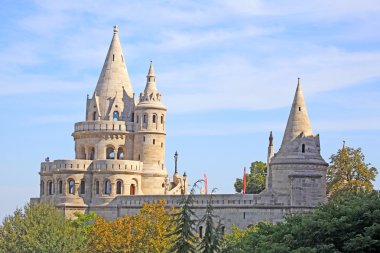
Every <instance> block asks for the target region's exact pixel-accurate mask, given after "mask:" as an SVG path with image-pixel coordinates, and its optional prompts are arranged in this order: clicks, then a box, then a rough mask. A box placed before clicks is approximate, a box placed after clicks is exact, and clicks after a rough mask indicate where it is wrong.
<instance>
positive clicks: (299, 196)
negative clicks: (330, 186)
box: [268, 79, 328, 206]
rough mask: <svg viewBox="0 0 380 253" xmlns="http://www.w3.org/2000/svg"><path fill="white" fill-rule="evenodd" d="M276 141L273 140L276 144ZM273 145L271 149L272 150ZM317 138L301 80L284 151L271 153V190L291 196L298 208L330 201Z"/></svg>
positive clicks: (289, 120)
mask: <svg viewBox="0 0 380 253" xmlns="http://www.w3.org/2000/svg"><path fill="white" fill-rule="evenodd" d="M272 140H273V137H271V140H270V142H271V144H272ZM271 144H270V147H271ZM320 151H321V148H320V141H319V135H318V134H317V135H314V134H313V131H312V129H311V124H310V120H309V116H308V113H307V108H306V103H305V99H304V96H303V93H302V89H301V84H300V80H299V79H298V84H297V90H296V93H295V96H294V100H293V104H292V108H291V110H290V114H289V118H288V123H287V125H286V129H285V133H284V137H283V140H282V144H281V147H280V150H279V151H278V152H277V153H276V154H275V155H274V156H273V155H272V152H268V153H270V154H268V162H269V168H270V169H269V171H270V173H269V175H268V181H269V183H268V185H269V186H270V187H271V188H270V190H272V191H274V192H277V193H281V194H288V195H290V204H291V205H294V206H316V205H317V204H318V203H321V202H324V201H325V200H326V169H327V166H328V164H327V163H326V162H325V160H324V159H323V158H322V156H321V154H320Z"/></svg>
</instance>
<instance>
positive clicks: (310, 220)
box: [224, 192, 380, 253]
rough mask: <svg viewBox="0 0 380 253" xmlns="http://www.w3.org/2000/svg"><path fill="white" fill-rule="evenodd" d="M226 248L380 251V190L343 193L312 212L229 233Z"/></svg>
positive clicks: (273, 250)
mask: <svg viewBox="0 0 380 253" xmlns="http://www.w3.org/2000/svg"><path fill="white" fill-rule="evenodd" d="M224 245H225V249H224V252H235V253H237V252H239V253H242V252H284V253H285V252H299V253H300V252H305V253H306V252H307V253H309V252H311V253H313V252H326V253H327V252H329V253H330V252H355V253H360V252H380V196H379V194H378V193H368V192H367V193H366V192H353V193H350V194H341V195H339V196H337V197H335V198H334V199H332V200H330V201H329V202H328V203H327V204H325V205H322V206H320V207H319V208H318V209H317V210H315V211H314V212H310V213H305V214H298V215H294V216H291V217H288V218H286V220H285V221H284V222H280V223H277V224H276V225H271V224H268V223H259V224H258V225H256V226H255V227H254V228H250V230H249V231H240V230H237V229H235V230H234V231H233V233H232V234H230V235H227V236H226V241H225V242H224Z"/></svg>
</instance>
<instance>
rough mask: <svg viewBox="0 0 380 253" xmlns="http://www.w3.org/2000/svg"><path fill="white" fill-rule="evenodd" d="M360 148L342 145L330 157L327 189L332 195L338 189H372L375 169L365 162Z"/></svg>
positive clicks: (375, 173)
mask: <svg viewBox="0 0 380 253" xmlns="http://www.w3.org/2000/svg"><path fill="white" fill-rule="evenodd" d="M364 159H365V157H364V154H363V153H362V150H361V149H360V148H357V149H355V148H352V147H347V146H344V147H342V148H341V149H339V150H338V152H337V153H336V154H333V155H332V156H331V157H330V166H329V167H328V170H327V191H328V193H329V194H330V195H334V194H335V193H336V192H339V191H342V190H343V191H348V190H349V191H357V190H367V191H372V190H373V185H372V182H373V181H374V180H375V178H376V175H377V169H376V168H375V167H372V166H371V164H367V163H366V162H365V160H364Z"/></svg>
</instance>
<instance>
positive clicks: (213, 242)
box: [199, 189, 223, 253]
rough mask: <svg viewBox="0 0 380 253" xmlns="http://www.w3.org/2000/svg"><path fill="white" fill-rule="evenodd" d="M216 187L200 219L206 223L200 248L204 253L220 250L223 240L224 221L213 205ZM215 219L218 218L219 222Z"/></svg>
mask: <svg viewBox="0 0 380 253" xmlns="http://www.w3.org/2000/svg"><path fill="white" fill-rule="evenodd" d="M214 192H215V189H213V190H212V193H211V194H210V198H209V200H208V202H207V206H206V211H205V215H204V216H203V217H202V219H201V220H200V221H199V223H200V224H201V223H204V224H205V234H204V236H203V238H202V240H201V242H200V243H199V250H200V251H201V252H202V253H216V252H220V249H221V241H222V237H223V235H222V233H223V231H222V226H223V225H222V223H221V221H220V218H219V217H218V216H216V215H215V214H214V207H213V205H212V197H213V193H214ZM215 219H218V222H217V224H216V223H215Z"/></svg>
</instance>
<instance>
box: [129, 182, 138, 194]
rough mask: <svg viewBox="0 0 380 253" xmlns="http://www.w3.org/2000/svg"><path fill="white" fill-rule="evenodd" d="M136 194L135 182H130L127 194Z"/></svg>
mask: <svg viewBox="0 0 380 253" xmlns="http://www.w3.org/2000/svg"><path fill="white" fill-rule="evenodd" d="M135 194H136V186H135V184H131V186H130V187H129V195H135Z"/></svg>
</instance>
